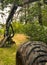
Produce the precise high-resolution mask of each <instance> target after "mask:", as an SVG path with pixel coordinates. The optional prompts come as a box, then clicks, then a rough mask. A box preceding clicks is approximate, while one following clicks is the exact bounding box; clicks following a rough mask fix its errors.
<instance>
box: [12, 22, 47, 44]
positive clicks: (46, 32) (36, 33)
mask: <svg viewBox="0 0 47 65" xmlns="http://www.w3.org/2000/svg"><path fill="white" fill-rule="evenodd" d="M13 26H14V30H15V33H24V34H26V35H28V36H30V39H31V40H37V41H43V42H46V43H47V27H46V28H45V27H44V26H41V25H39V24H38V23H32V24H30V23H28V24H24V25H23V24H21V23H15V24H13Z"/></svg>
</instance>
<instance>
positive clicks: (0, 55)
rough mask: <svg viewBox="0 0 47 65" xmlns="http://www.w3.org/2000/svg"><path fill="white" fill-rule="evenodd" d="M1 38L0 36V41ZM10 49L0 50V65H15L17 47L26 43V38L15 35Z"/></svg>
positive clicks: (21, 35)
mask: <svg viewBox="0 0 47 65" xmlns="http://www.w3.org/2000/svg"><path fill="white" fill-rule="evenodd" d="M2 37H3V36H1V35H0V40H1V39H2ZM13 41H15V44H13V45H12V46H11V47H9V48H7V47H5V48H0V65H16V51H17V48H18V47H19V45H20V44H21V43H23V42H25V41H27V36H26V35H24V34H15V36H14V37H13Z"/></svg>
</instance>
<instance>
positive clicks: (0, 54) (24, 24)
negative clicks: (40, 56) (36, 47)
mask: <svg viewBox="0 0 47 65" xmlns="http://www.w3.org/2000/svg"><path fill="white" fill-rule="evenodd" d="M28 41H37V43H38V44H39V43H42V48H43V45H44V46H45V43H46V48H43V50H45V51H46V61H47V0H0V47H1V48H0V65H34V64H28V62H27V63H25V64H21V63H20V62H22V61H19V60H18V61H17V62H19V64H18V63H17V62H16V59H17V58H18V59H19V57H17V56H16V54H17V50H18V49H19V47H20V46H22V44H23V43H26V42H28ZM32 43H33V42H32ZM32 43H31V44H32ZM34 43H36V42H34ZM37 43H36V44H37ZM29 45H30V43H29ZM40 46H41V45H40ZM2 47H3V48H2ZM32 47H33V45H32ZM23 48H24V50H25V49H26V48H25V47H23ZM42 48H41V47H40V49H42ZM29 49H30V46H29V48H27V50H29ZM24 50H23V52H24ZM27 50H26V52H28V51H27ZM18 52H19V53H22V52H21V50H20V51H18ZM26 52H25V54H26ZM27 54H28V53H27ZM33 54H34V53H33ZM36 54H37V52H36ZM40 54H41V53H40ZM17 55H18V54H17ZM23 55H24V53H23ZM25 56H26V55H25ZM34 57H35V55H34ZM26 59H27V58H26ZM26 59H25V60H26ZM30 59H31V58H30ZM30 59H29V60H28V61H30ZM44 59H45V58H44ZM22 60H23V63H24V58H22ZM29 63H30V62H29ZM38 63H39V61H38ZM36 65H47V63H46V64H44V63H42V64H36Z"/></svg>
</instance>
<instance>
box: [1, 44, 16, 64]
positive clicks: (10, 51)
mask: <svg viewBox="0 0 47 65" xmlns="http://www.w3.org/2000/svg"><path fill="white" fill-rule="evenodd" d="M16 51H17V50H16V45H15V44H14V45H13V46H12V47H10V48H0V65H16Z"/></svg>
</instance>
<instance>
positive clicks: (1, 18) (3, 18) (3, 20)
mask: <svg viewBox="0 0 47 65" xmlns="http://www.w3.org/2000/svg"><path fill="white" fill-rule="evenodd" d="M8 6H12V5H11V4H9V5H8ZM20 8H21V7H18V8H17V11H19V9H20ZM10 10H11V7H6V8H4V10H3V11H2V10H1V9H0V23H1V24H5V23H6V19H7V18H8V15H9V12H8V11H10ZM17 11H16V12H17ZM2 14H4V15H2Z"/></svg>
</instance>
